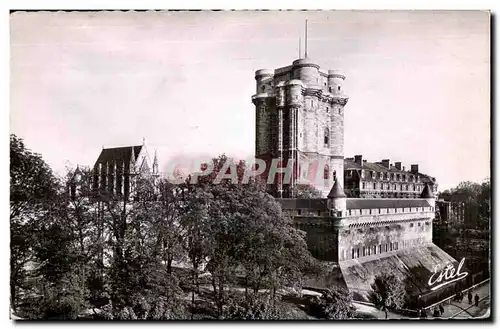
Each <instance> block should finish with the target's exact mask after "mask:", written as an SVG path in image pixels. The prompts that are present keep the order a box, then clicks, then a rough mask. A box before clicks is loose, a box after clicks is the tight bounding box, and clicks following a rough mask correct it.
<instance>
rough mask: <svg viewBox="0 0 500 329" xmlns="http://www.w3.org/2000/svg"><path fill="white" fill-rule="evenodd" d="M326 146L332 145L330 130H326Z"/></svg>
mask: <svg viewBox="0 0 500 329" xmlns="http://www.w3.org/2000/svg"><path fill="white" fill-rule="evenodd" d="M324 142H325V146H328V145H329V144H330V131H329V130H328V128H325V140H324Z"/></svg>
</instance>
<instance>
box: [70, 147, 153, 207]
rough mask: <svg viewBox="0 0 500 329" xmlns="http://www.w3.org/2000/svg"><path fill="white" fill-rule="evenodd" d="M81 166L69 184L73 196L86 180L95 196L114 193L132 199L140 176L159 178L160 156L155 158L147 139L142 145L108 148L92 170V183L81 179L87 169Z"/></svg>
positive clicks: (103, 151)
mask: <svg viewBox="0 0 500 329" xmlns="http://www.w3.org/2000/svg"><path fill="white" fill-rule="evenodd" d="M87 170H88V169H83V170H82V169H81V168H80V166H77V168H76V170H75V172H74V173H73V176H72V177H71V179H70V182H69V184H68V188H69V192H70V195H71V196H75V195H77V194H78V192H79V189H80V188H81V186H82V183H84V184H88V185H90V186H91V190H92V191H93V195H95V196H97V195H100V194H101V195H103V194H105V195H113V196H121V197H124V198H129V197H130V196H132V195H133V192H134V188H135V185H136V184H135V183H136V180H137V178H138V177H139V175H146V176H151V177H153V178H158V177H159V171H158V156H157V153H156V151H155V154H154V158H153V160H151V158H150V155H149V153H148V149H147V146H146V141H145V139H143V143H142V145H135V146H124V147H114V148H104V147H103V149H102V151H101V154H100V155H99V157H98V158H97V160H96V162H95V164H94V166H93V168H92V169H90V170H88V171H90V176H91V178H90V182H88V183H85V182H81V178H82V176H83V171H87Z"/></svg>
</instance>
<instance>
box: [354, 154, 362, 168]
mask: <svg viewBox="0 0 500 329" xmlns="http://www.w3.org/2000/svg"><path fill="white" fill-rule="evenodd" d="M354 162H356V163H357V164H359V165H360V166H361V165H363V156H362V155H355V156H354Z"/></svg>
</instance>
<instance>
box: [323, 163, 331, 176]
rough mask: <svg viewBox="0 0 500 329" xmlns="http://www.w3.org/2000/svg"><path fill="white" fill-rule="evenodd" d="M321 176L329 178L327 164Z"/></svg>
mask: <svg viewBox="0 0 500 329" xmlns="http://www.w3.org/2000/svg"><path fill="white" fill-rule="evenodd" d="M323 178H324V179H330V167H329V166H328V165H325V169H324V171H323Z"/></svg>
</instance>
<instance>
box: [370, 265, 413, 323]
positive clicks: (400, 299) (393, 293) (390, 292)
mask: <svg viewBox="0 0 500 329" xmlns="http://www.w3.org/2000/svg"><path fill="white" fill-rule="evenodd" d="M371 288H372V289H373V291H372V292H371V293H370V295H369V299H370V301H371V302H372V303H373V304H375V306H377V307H378V308H379V309H380V310H381V311H383V312H385V318H386V319H387V313H388V312H389V311H390V310H397V309H400V308H402V307H403V305H404V304H405V302H406V301H407V293H406V289H405V286H404V284H403V282H402V281H401V279H399V278H398V277H397V276H396V275H394V274H393V273H384V274H381V275H379V276H376V277H375V279H374V281H373V283H372V285H371Z"/></svg>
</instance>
